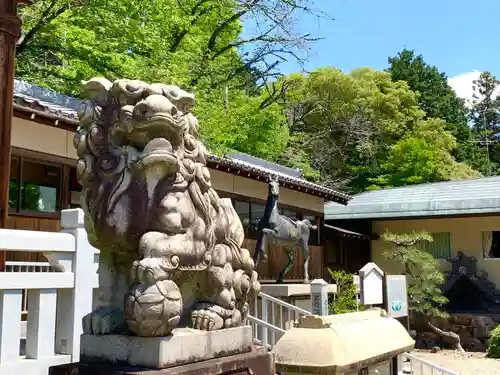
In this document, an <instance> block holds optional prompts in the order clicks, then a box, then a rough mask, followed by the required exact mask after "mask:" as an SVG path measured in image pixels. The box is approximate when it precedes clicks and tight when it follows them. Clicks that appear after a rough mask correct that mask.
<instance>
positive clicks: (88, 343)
mask: <svg viewBox="0 0 500 375" xmlns="http://www.w3.org/2000/svg"><path fill="white" fill-rule="evenodd" d="M80 348H81V349H80V353H81V354H80V361H81V362H82V363H96V362H97V363H111V364H120V365H125V366H137V367H143V368H151V369H164V368H168V367H173V366H179V365H184V364H188V363H193V362H199V361H206V360H209V359H212V358H218V357H225V356H228V355H235V354H240V353H246V352H249V351H251V350H252V328H251V327H250V326H242V327H235V328H228V329H223V330H219V331H211V332H207V331H199V330H195V329H190V328H178V329H175V330H174V331H173V334H172V336H167V337H137V336H125V335H82V336H81V343H80Z"/></svg>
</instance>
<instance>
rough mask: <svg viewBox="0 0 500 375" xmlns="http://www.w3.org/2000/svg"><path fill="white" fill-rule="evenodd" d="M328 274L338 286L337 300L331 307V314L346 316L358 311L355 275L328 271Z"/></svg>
mask: <svg viewBox="0 0 500 375" xmlns="http://www.w3.org/2000/svg"><path fill="white" fill-rule="evenodd" d="M328 273H329V274H330V277H331V278H332V280H333V282H334V283H335V285H336V286H337V293H336V294H335V299H334V300H333V301H332V302H331V303H330V305H329V311H330V314H344V313H349V312H354V311H357V309H358V307H357V305H356V286H355V285H354V279H353V275H351V274H349V273H346V272H345V271H341V270H336V271H332V270H330V269H328Z"/></svg>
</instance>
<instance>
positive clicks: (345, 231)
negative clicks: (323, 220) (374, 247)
mask: <svg viewBox="0 0 500 375" xmlns="http://www.w3.org/2000/svg"><path fill="white" fill-rule="evenodd" d="M325 229H327V230H328V229H330V230H333V231H335V232H337V233H339V235H341V236H343V237H350V238H356V239H359V240H369V239H371V237H370V236H368V235H366V234H362V233H358V232H354V231H352V230H348V229H344V228H340V227H336V226H333V225H330V224H325Z"/></svg>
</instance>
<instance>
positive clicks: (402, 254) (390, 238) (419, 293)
mask: <svg viewBox="0 0 500 375" xmlns="http://www.w3.org/2000/svg"><path fill="white" fill-rule="evenodd" d="M382 239H383V240H384V241H387V242H389V243H391V244H393V245H395V248H392V249H391V250H388V251H387V252H385V253H384V256H385V257H386V258H387V259H390V260H392V261H395V262H397V263H399V264H401V265H402V266H403V267H404V274H405V275H406V280H407V283H408V305H409V306H408V307H409V309H410V311H411V313H413V314H416V315H418V316H420V317H421V318H424V319H425V320H426V322H427V325H428V326H429V327H430V328H431V329H432V330H433V331H435V332H436V333H438V334H440V335H442V336H447V337H449V338H451V339H452V340H454V341H455V345H456V347H457V348H458V349H459V350H460V351H461V352H464V350H463V348H462V346H461V344H460V336H458V335H457V334H456V333H454V332H445V331H443V330H441V329H439V328H438V327H437V326H436V325H435V323H436V321H438V320H439V319H448V318H449V315H448V313H447V312H446V311H444V310H443V307H444V306H445V305H446V303H448V299H447V298H446V297H445V296H443V292H442V290H441V285H442V284H443V283H444V276H443V273H442V272H441V270H440V269H439V265H438V263H437V262H436V260H435V259H434V257H433V256H432V255H431V254H429V253H428V252H426V251H423V250H420V249H418V248H417V247H416V246H415V245H416V244H417V243H418V242H421V241H428V242H432V241H433V238H432V235H430V234H429V233H427V232H413V233H388V232H387V233H384V234H383V235H382Z"/></svg>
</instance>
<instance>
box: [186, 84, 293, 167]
mask: <svg viewBox="0 0 500 375" xmlns="http://www.w3.org/2000/svg"><path fill="white" fill-rule="evenodd" d="M214 93H216V94H215V95H214ZM204 95H206V96H204ZM204 95H203V94H201V95H200V97H199V105H198V106H197V107H195V110H196V115H197V116H198V117H199V118H200V121H203V122H202V126H201V129H200V130H201V135H202V138H203V139H204V140H205V141H206V142H207V143H208V144H209V145H210V146H211V150H212V151H213V152H216V153H218V154H223V153H224V152H226V151H229V150H238V151H240V152H245V153H247V154H250V155H256V156H260V157H262V158H264V159H267V160H271V161H272V160H276V159H277V158H278V157H279V156H281V154H282V153H283V150H284V148H285V146H286V144H287V141H288V124H287V121H286V117H285V116H284V115H283V109H282V107H281V106H280V105H279V104H277V103H272V104H271V105H269V106H268V107H266V108H264V109H262V108H261V107H260V103H262V101H263V100H264V95H259V96H248V95H246V94H245V93H244V92H243V91H242V90H238V91H235V92H234V93H230V94H229V100H228V104H227V105H226V104H225V103H224V100H223V95H220V93H218V92H217V91H215V90H211V91H209V92H207V93H205V94H204Z"/></svg>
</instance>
